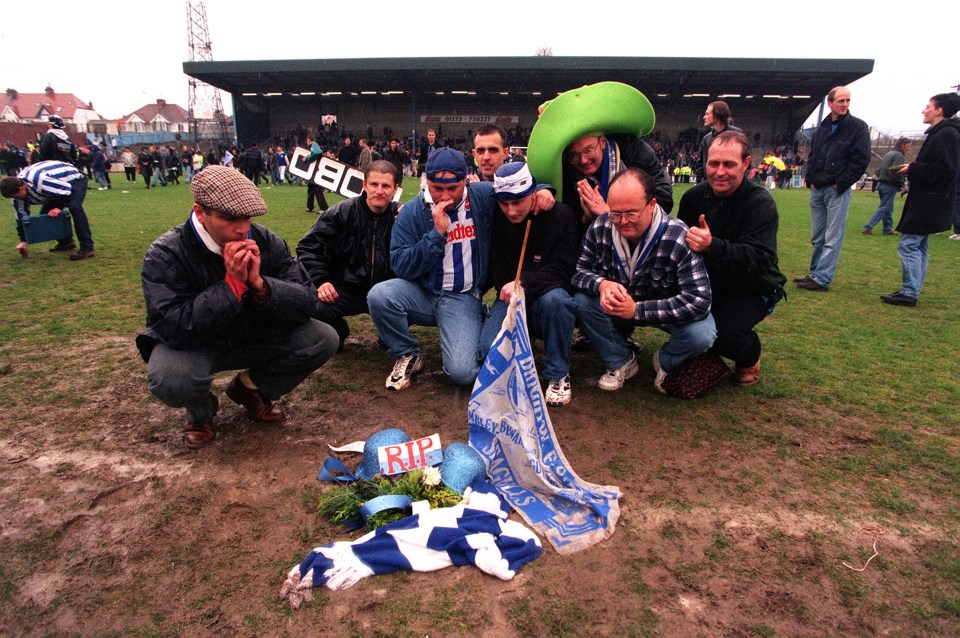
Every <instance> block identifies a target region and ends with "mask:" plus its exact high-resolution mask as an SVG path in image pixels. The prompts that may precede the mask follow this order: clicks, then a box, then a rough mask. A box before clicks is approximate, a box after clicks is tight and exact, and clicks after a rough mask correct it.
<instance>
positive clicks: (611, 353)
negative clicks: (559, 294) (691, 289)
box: [573, 292, 717, 372]
mask: <svg viewBox="0 0 960 638" xmlns="http://www.w3.org/2000/svg"><path fill="white" fill-rule="evenodd" d="M573 300H574V302H575V303H576V305H577V320H578V321H579V325H580V328H581V329H582V330H583V331H584V332H586V333H587V336H588V337H590V342H591V343H592V344H593V347H594V349H595V350H596V351H597V355H598V356H599V357H600V360H601V361H603V363H604V365H606V366H607V369H608V370H616V369H617V368H620V367H621V366H623V365H625V364H626V363H627V362H628V361H630V358H631V357H632V356H633V351H632V350H631V349H630V346H628V345H627V341H626V338H625V337H624V332H626V336H629V335H630V334H631V333H632V332H633V327H634V326H635V325H636V323H635V322H634V321H632V320H630V319H621V318H619V317H611V316H610V315H608V314H607V313H605V312H604V311H603V308H601V307H600V297H597V296H595V295H587V294H584V293H582V292H578V293H577V294H576V296H574V298H573ZM654 327H656V328H659V329H660V330H663V331H664V332H666V333H668V334H669V335H670V338H669V339H668V340H667V342H666V343H665V344H663V346H662V347H661V348H660V367H661V368H662V369H663V371H664V372H670V371H671V370H673V369H674V368H676V367H677V366H679V365H680V364H681V363H683V362H684V361H686V360H687V359H690V358H691V357H695V356H697V355H698V354H701V353H704V352H706V351H707V350H709V349H710V346H712V345H713V342H714V340H715V339H716V338H717V326H716V324H715V323H714V320H713V315H711V314H708V315H707V316H706V317H705V318H703V319H701V320H700V321H691V322H689V323H681V324H671V325H666V326H654Z"/></svg>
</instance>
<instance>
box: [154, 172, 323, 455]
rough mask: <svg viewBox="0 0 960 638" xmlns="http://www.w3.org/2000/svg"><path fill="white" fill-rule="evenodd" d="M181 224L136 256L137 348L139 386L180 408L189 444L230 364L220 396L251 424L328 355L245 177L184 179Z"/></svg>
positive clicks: (311, 302)
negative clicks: (188, 197) (139, 261)
mask: <svg viewBox="0 0 960 638" xmlns="http://www.w3.org/2000/svg"><path fill="white" fill-rule="evenodd" d="M190 191H191V193H192V194H193V198H194V202H195V203H194V205H193V210H192V212H191V213H190V217H189V218H188V219H187V221H186V222H185V223H184V224H182V225H180V226H177V227H175V228H173V229H172V230H170V231H169V232H167V233H166V234H165V235H163V236H162V237H160V238H159V239H157V240H156V241H155V242H154V243H153V245H152V246H151V247H150V249H149V250H148V251H147V254H146V256H145V257H144V259H143V269H142V280H143V294H144V298H145V300H146V305H147V329H146V330H145V331H144V332H142V333H141V334H140V335H139V336H138V337H137V347H138V348H139V350H140V353H141V355H142V356H143V359H144V361H146V362H147V378H148V381H149V386H150V392H151V393H153V395H154V396H156V397H157V398H158V399H160V400H161V401H162V402H163V403H165V404H167V405H169V406H171V407H176V408H179V407H182V408H186V411H187V429H186V430H184V432H183V440H184V443H185V444H186V445H187V447H189V448H191V449H195V448H200V447H204V446H206V445H209V444H210V443H212V442H213V441H214V439H215V438H216V429H215V428H214V418H215V417H216V414H217V409H218V407H219V401H218V399H217V397H216V396H215V395H214V394H213V393H212V392H211V390H210V388H211V383H212V381H213V375H214V373H216V372H219V371H222V370H237V369H239V370H242V372H240V373H239V374H237V375H236V376H235V377H234V379H233V381H231V383H230V385H229V386H228V387H227V390H226V395H227V397H228V398H229V399H230V400H232V401H234V402H235V403H237V404H239V405H242V406H243V407H244V408H246V410H247V412H249V413H250V415H251V416H252V417H253V418H254V419H256V420H257V421H263V422H268V423H276V422H279V421H282V420H283V419H284V418H285V417H286V415H285V414H284V412H283V410H282V409H281V408H280V406H278V405H276V404H275V403H274V402H275V401H277V400H278V399H279V398H280V397H282V396H283V395H285V394H287V393H288V392H290V391H291V390H293V389H294V388H295V387H297V385H299V384H300V383H301V382H302V381H303V380H304V379H306V378H307V377H308V376H310V374H311V373H312V372H313V371H314V370H316V369H317V368H319V367H320V366H321V365H323V363H324V362H325V361H326V360H327V359H328V358H330V356H331V355H332V354H333V353H334V352H336V350H337V345H338V343H339V340H338V338H337V333H336V332H335V331H334V330H333V328H331V327H330V326H328V325H326V324H324V323H321V322H319V321H316V320H315V319H313V318H312V317H313V315H314V314H315V313H316V310H317V292H316V289H315V288H314V287H313V285H312V284H311V282H310V278H309V277H308V276H307V273H306V271H305V270H304V269H303V267H302V266H301V264H300V263H299V262H298V261H297V260H295V259H294V258H293V257H292V256H291V255H290V251H289V250H288V249H287V245H286V243H285V242H284V241H283V240H282V239H281V238H280V237H278V236H277V235H275V234H273V233H272V232H270V231H269V230H267V229H266V228H264V227H263V226H260V225H259V224H253V223H251V218H253V217H256V216H258V215H263V214H264V213H266V212H267V206H266V204H265V203H264V201H263V197H262V196H261V195H260V192H259V190H258V189H257V187H256V186H254V185H253V183H252V182H251V181H250V180H249V179H247V178H246V177H244V176H243V175H241V174H240V173H239V172H237V171H236V170H234V169H231V168H227V167H224V166H209V167H207V168H205V169H204V170H202V171H200V172H199V173H197V174H196V175H195V176H194V178H193V181H192V182H191V184H190Z"/></svg>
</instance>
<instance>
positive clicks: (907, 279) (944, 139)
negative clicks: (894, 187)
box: [880, 93, 960, 306]
mask: <svg viewBox="0 0 960 638" xmlns="http://www.w3.org/2000/svg"><path fill="white" fill-rule="evenodd" d="M957 111H960V95H957V94H956V93H941V94H939V95H934V96H933V97H932V98H930V102H928V103H927V107H926V108H925V109H923V123H924V124H929V125H930V128H928V129H927V130H926V131H925V133H926V134H927V139H926V141H925V142H924V143H923V146H922V147H921V148H920V152H919V153H918V154H917V159H915V160H914V161H912V162H910V163H909V164H907V165H906V166H904V167H903V168H901V169H900V171H899V172H900V174H902V175H906V176H907V179H909V180H910V193H909V194H908V195H907V201H906V202H905V203H904V204H903V215H902V216H901V217H900V223H899V224H897V230H898V231H899V232H900V242H899V243H898V244H897V253H898V254H899V255H900V264H901V267H902V271H903V285H902V286H901V287H900V290H898V291H897V292H893V293H890V294H888V295H880V299H881V300H882V301H883V302H884V303H888V304H893V305H895V306H916V305H917V298H918V297H919V296H920V289H921V288H922V287H923V280H924V278H925V277H926V275H927V256H928V249H927V242H928V240H929V238H930V235H931V234H933V233H940V232H943V231H945V230H948V229H949V228H950V225H951V222H952V221H953V204H954V201H955V199H956V190H957V167H958V164H960V122H957V121H956V120H953V119H951V118H952V117H953V116H954V115H956V113H957Z"/></svg>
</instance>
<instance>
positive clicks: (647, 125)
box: [527, 82, 656, 200]
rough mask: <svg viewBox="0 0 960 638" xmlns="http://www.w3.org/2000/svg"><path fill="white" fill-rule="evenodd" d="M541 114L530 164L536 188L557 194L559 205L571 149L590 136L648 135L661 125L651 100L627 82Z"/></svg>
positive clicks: (565, 99) (550, 105) (555, 103)
mask: <svg viewBox="0 0 960 638" xmlns="http://www.w3.org/2000/svg"><path fill="white" fill-rule="evenodd" d="M542 109H543V112H542V113H541V114H540V119H538V120H537V123H536V124H535V125H534V127H533V131H532V132H531V133H530V143H529V145H528V147H527V164H528V165H529V167H530V172H531V173H532V174H533V177H534V178H535V179H536V180H537V182H539V183H541V184H543V183H548V184H551V185H552V186H554V187H555V188H556V189H557V199H558V200H562V198H563V153H564V151H565V150H566V148H567V147H568V146H570V144H572V143H573V142H576V141H577V140H579V139H580V138H583V137H588V136H590V135H613V134H615V133H630V134H632V135H637V136H643V135H647V134H648V133H650V131H652V130H653V125H654V123H655V122H656V115H655V114H654V112H653V105H652V104H650V100H648V99H647V96H645V95H644V94H643V93H641V92H640V91H638V90H637V89H635V88H633V87H632V86H630V85H629V84H623V83H622V82H598V83H597V84H590V85H588V86H582V87H580V88H579V89H573V90H570V91H567V92H566V93H561V94H560V95H558V96H557V97H556V98H554V99H552V100H550V101H549V102H545V103H544V104H543V106H542Z"/></svg>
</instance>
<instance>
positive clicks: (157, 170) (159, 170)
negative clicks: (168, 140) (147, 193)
mask: <svg viewBox="0 0 960 638" xmlns="http://www.w3.org/2000/svg"><path fill="white" fill-rule="evenodd" d="M158 180H159V181H160V184H161V185H162V186H166V185H167V179H166V178H165V177H164V176H163V167H162V166H155V167H154V168H153V181H151V182H150V185H151V186H156V185H157V181H158Z"/></svg>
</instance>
